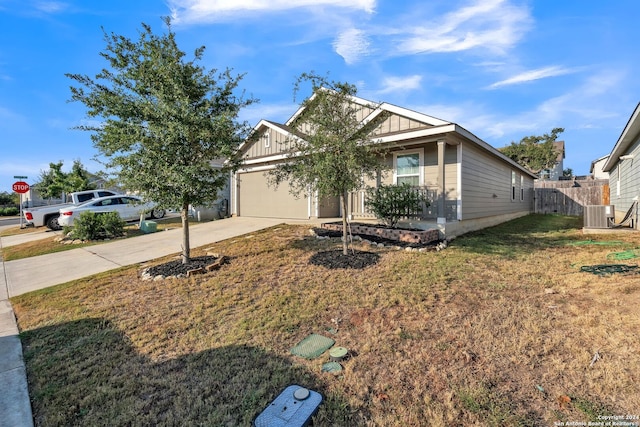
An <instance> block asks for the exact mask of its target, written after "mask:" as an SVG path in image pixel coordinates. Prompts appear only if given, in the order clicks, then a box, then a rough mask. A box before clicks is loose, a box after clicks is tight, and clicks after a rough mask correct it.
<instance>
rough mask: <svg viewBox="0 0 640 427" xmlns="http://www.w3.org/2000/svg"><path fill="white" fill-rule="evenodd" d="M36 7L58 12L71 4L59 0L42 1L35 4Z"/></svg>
mask: <svg viewBox="0 0 640 427" xmlns="http://www.w3.org/2000/svg"><path fill="white" fill-rule="evenodd" d="M35 7H36V9H38V10H39V11H40V12H44V13H58V12H62V11H63V10H65V9H67V8H68V7H69V5H68V4H67V3H63V2H59V1H41V2H37V3H36V4H35Z"/></svg>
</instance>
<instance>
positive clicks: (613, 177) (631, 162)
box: [602, 103, 640, 228]
mask: <svg viewBox="0 0 640 427" xmlns="http://www.w3.org/2000/svg"><path fill="white" fill-rule="evenodd" d="M602 170H603V171H604V172H608V173H609V188H610V194H611V204H612V205H614V206H615V214H616V222H618V221H620V220H621V219H622V218H623V217H624V216H625V215H626V214H627V212H628V211H629V209H630V208H631V205H632V204H633V202H634V201H637V200H638V198H639V197H640V103H639V104H638V105H637V106H636V109H635V110H634V111H633V114H631V117H630V118H629V122H628V123H627V125H626V126H625V128H624V129H623V131H622V134H620V138H618V141H617V142H616V145H615V146H614V147H613V149H612V150H611V153H610V154H609V158H608V159H607V161H606V162H605V164H604V166H603V167H602ZM635 206H636V209H635V212H634V213H633V219H634V221H633V222H634V224H633V225H634V227H635V228H638V221H637V203H636V204H635Z"/></svg>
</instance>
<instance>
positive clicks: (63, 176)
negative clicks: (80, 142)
mask: <svg viewBox="0 0 640 427" xmlns="http://www.w3.org/2000/svg"><path fill="white" fill-rule="evenodd" d="M62 166H63V162H62V161H59V162H58V163H49V170H48V171H46V172H45V171H43V172H41V173H40V180H39V181H38V182H37V183H36V184H35V185H34V187H35V188H36V189H37V190H38V192H39V193H40V195H41V196H42V197H44V198H54V197H62V194H63V193H71V192H73V191H84V190H93V189H94V187H93V186H92V185H91V183H90V182H89V172H87V170H86V169H85V168H84V166H83V165H82V163H81V162H80V160H74V162H73V166H72V168H71V172H68V173H65V172H63V171H62Z"/></svg>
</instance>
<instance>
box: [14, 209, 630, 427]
mask: <svg viewBox="0 0 640 427" xmlns="http://www.w3.org/2000/svg"><path fill="white" fill-rule="evenodd" d="M579 227H580V224H579V222H578V221H577V220H576V219H575V218H570V217H559V216H552V217H545V216H530V217H526V218H521V219H519V220H515V221H511V222H509V223H506V224H503V225H501V226H499V227H494V228H491V229H487V230H483V231H480V232H477V233H471V234H469V235H467V236H463V237H460V238H458V239H456V240H455V241H454V242H452V244H451V245H450V246H449V248H448V249H446V250H444V251H441V252H435V251H434V252H426V253H407V252H405V251H394V250H389V249H378V248H375V249H371V248H368V249H367V250H371V251H376V252H377V253H379V255H380V262H379V263H378V264H377V265H374V266H371V267H368V268H366V269H363V270H329V269H327V268H324V267H322V266H316V265H312V264H310V263H309V260H310V259H311V257H312V256H313V255H314V254H315V253H317V252H318V251H323V250H329V249H335V248H338V247H340V244H339V242H338V241H335V240H333V241H320V240H316V239H314V238H312V237H310V236H309V234H308V231H307V228H306V227H303V226H278V227H274V228H271V229H268V230H264V231H261V232H256V233H252V235H253V236H254V237H253V238H252V239H243V238H238V239H233V240H229V241H224V242H219V243H216V244H212V245H211V247H209V248H205V249H202V251H194V256H197V255H198V254H200V253H204V251H205V250H210V251H213V252H218V253H222V254H224V255H227V256H229V257H230V260H231V261H230V264H228V265H225V266H224V267H223V268H222V269H221V270H218V271H217V272H213V273H208V274H206V275H202V276H194V277H192V278H189V279H181V280H166V281H162V282H153V281H151V282H147V281H141V280H140V279H139V273H140V270H141V268H142V266H134V267H129V268H123V269H121V270H118V271H116V272H112V273H109V274H101V275H99V276H95V277H91V278H87V279H83V280H78V281H75V282H73V283H68V284H65V285H62V286H58V287H54V288H49V289H46V290H42V291H38V292H34V293H31V294H28V295H23V296H20V297H16V298H13V299H12V303H13V306H14V310H15V312H16V315H17V318H18V322H19V327H20V331H21V338H22V341H23V346H24V357H25V362H26V365H27V374H28V378H29V387H30V395H31V397H32V405H33V411H34V416H35V420H36V424H37V425H42V426H49V425H82V426H99V425H116V426H117V425H122V426H124V425H176V424H180V425H216V426H217V425H249V424H250V422H251V420H252V419H253V418H254V417H255V416H256V415H257V414H259V413H260V412H261V411H262V410H263V409H264V408H265V407H266V406H267V405H268V404H269V402H271V400H272V399H273V398H275V396H277V395H278V394H279V393H280V391H282V389H284V388H285V387H286V386H288V385H290V384H293V383H295V384H300V385H303V386H306V387H309V388H312V389H314V390H317V391H319V392H321V393H322V394H323V396H324V397H325V401H324V403H323V404H322V405H321V407H320V410H319V412H318V414H317V415H316V417H315V419H314V425H316V426H352V425H353V426H359V425H367V426H400V425H401V426H413V425H416V426H417V425H431V426H460V425H465V426H466V425H470V426H472V425H478V426H484V425H487V426H529V425H531V426H534V425H535V426H538V425H553V422H554V421H558V420H573V421H584V422H587V421H589V420H593V419H594V417H597V416H598V415H610V414H635V413H636V412H637V408H639V407H640V385H639V384H640V382H639V381H638V378H637V375H636V373H635V367H637V366H639V365H640V354H639V353H638V352H637V340H636V335H637V334H636V332H637V330H638V329H639V328H640V313H639V312H638V310H634V309H633V308H634V307H637V306H638V304H640V280H639V279H638V276H637V275H636V276H630V275H629V276H626V275H615V276H605V277H599V276H594V275H590V274H585V273H582V272H580V266H582V265H592V264H601V263H604V262H606V257H607V254H608V253H610V252H615V251H617V250H618V248H617V247H615V246H613V247H612V246H603V245H585V246H571V245H568V244H566V243H563V242H571V241H579V240H584V239H585V238H584V236H582V234H581V231H580V228H579ZM590 237H592V238H594V239H596V240H602V241H603V240H620V241H621V245H626V246H634V245H637V242H638V241H637V236H636V235H634V234H624V235H622V234H621V235H616V236H613V237H614V238H612V237H611V236H590ZM604 237H606V239H605V238H604ZM359 248H360V249H366V248H365V247H364V246H362V247H359ZM167 259H170V258H167ZM157 262H163V260H158V261H157ZM329 329H333V330H334V331H333V332H334V333H330V332H328V330H329ZM310 333H320V334H325V335H327V336H330V337H331V338H333V339H335V340H336V345H340V346H344V347H347V348H348V349H350V350H351V352H352V356H351V357H350V358H349V359H348V360H347V361H345V362H343V367H344V370H343V371H342V373H341V374H340V375H337V376H335V375H333V374H327V373H322V372H321V366H322V364H323V363H324V362H326V361H327V356H326V355H325V356H323V357H321V358H319V359H315V360H305V359H301V358H298V357H295V356H293V355H291V354H290V352H289V350H290V349H291V348H292V347H293V346H294V345H295V344H296V343H298V342H299V341H300V340H302V339H303V338H305V337H306V336H308V335H309V334H310ZM595 351H598V352H599V353H600V355H601V359H600V360H599V361H597V362H596V363H595V364H593V366H590V361H591V359H592V357H593V354H594V352H595ZM537 386H541V387H543V388H544V390H545V392H544V393H541V392H540V391H539V389H537ZM561 396H578V397H576V398H574V397H572V398H571V402H569V403H568V404H566V405H564V404H563V405H562V406H561V405H560V404H559V401H558V398H559V397H561Z"/></svg>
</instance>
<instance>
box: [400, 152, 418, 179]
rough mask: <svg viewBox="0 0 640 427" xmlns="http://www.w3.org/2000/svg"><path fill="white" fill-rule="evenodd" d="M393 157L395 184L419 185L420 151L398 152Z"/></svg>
mask: <svg viewBox="0 0 640 427" xmlns="http://www.w3.org/2000/svg"><path fill="white" fill-rule="evenodd" d="M394 157H395V176H396V184H404V183H407V184H409V185H412V186H418V185H420V165H421V164H422V162H421V159H420V157H421V156H420V153H419V152H413V153H398V154H395V155H394Z"/></svg>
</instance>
